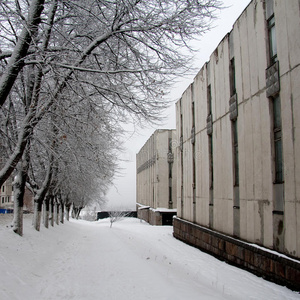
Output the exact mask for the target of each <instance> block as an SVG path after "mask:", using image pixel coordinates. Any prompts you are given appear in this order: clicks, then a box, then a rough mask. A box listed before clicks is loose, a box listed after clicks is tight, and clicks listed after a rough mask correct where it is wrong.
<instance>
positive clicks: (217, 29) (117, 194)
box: [102, 0, 251, 210]
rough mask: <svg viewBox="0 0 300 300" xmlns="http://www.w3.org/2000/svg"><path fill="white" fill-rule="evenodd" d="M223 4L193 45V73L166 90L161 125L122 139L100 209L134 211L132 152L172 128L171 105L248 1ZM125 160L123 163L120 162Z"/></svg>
mask: <svg viewBox="0 0 300 300" xmlns="http://www.w3.org/2000/svg"><path fill="white" fill-rule="evenodd" d="M223 2H224V5H225V6H226V7H228V8H226V9H224V10H222V11H221V12H220V14H219V18H218V20H216V21H215V22H214V28H213V29H212V30H211V31H210V32H209V33H207V34H206V35H205V36H203V37H202V39H201V40H200V41H199V42H197V44H196V47H197V48H198V49H199V54H197V56H196V58H195V61H194V66H195V67H196V69H197V71H196V72H195V74H194V75H192V76H190V77H189V78H178V84H176V88H174V89H172V90H171V91H170V95H169V98H170V99H171V100H174V103H173V104H172V105H171V106H170V108H169V109H167V110H166V111H165V113H164V115H165V116H166V120H165V123H164V124H162V125H161V126H157V127H149V128H146V129H138V128H136V129H135V131H134V132H131V133H129V134H128V135H127V136H126V137H125V138H124V152H123V153H122V154H120V159H121V160H122V161H123V162H121V163H120V164H119V165H120V167H121V168H122V175H120V176H118V177H117V178H116V179H115V180H114V186H112V187H111V188H110V190H109V192H108V194H107V200H108V202H107V205H106V206H105V207H103V208H102V209H103V210H104V209H107V210H110V209H127V210H129V209H135V203H136V165H135V157H136V153H138V152H139V150H140V149H141V148H142V146H143V145H144V144H145V142H146V141H147V140H148V139H149V137H150V136H151V134H152V133H153V132H154V131H155V130H156V129H173V128H175V118H176V117H175V102H176V101H177V100H179V99H180V97H181V95H182V94H183V92H184V91H185V90H186V88H187V87H188V86H189V85H190V84H191V83H192V82H193V79H194V77H195V76H196V74H197V72H198V71H199V70H200V69H201V68H202V66H203V65H204V64H205V62H206V61H208V60H209V57H210V55H211V54H212V53H213V51H214V50H215V49H216V47H217V46H218V44H219V43H220V41H221V40H222V39H223V37H224V36H225V35H226V34H227V33H228V32H230V31H231V29H232V26H233V24H234V22H235V21H236V20H237V18H238V17H239V16H240V14H241V13H242V12H243V10H244V9H245V8H246V7H247V5H248V4H249V3H250V2H251V1H250V0H224V1H223ZM124 161H126V162H124Z"/></svg>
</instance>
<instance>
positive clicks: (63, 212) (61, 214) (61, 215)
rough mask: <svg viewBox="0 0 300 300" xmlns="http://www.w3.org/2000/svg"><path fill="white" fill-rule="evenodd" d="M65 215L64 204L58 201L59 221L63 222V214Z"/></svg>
mask: <svg viewBox="0 0 300 300" xmlns="http://www.w3.org/2000/svg"><path fill="white" fill-rule="evenodd" d="M64 215H65V206H64V205H63V204H62V203H60V206H59V216H60V223H62V224H64V217H65V216H64Z"/></svg>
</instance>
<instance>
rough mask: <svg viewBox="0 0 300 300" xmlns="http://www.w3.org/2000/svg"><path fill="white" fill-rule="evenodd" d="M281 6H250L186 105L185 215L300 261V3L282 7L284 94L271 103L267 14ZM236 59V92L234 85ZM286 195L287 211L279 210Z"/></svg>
mask: <svg viewBox="0 0 300 300" xmlns="http://www.w3.org/2000/svg"><path fill="white" fill-rule="evenodd" d="M271 2H272V1H271V0H267V1H255V0H253V1H252V2H251V3H250V4H249V6H248V7H247V8H246V9H245V11H244V12H243V13H242V15H241V16H240V17H239V19H238V20H237V21H236V22H235V24H234V26H233V29H232V31H231V32H230V33H229V34H227V35H226V36H225V37H224V38H223V40H222V41H221V42H220V44H219V45H218V47H217V48H216V50H215V51H214V53H212V54H211V57H210V61H209V62H208V63H206V64H205V65H204V66H203V67H202V69H201V70H200V71H199V73H198V74H197V76H196V77H195V79H194V82H193V83H192V84H191V85H190V86H189V87H188V88H187V90H186V91H185V92H184V94H183V95H182V97H181V99H180V100H179V101H178V102H177V104H176V114H177V122H176V128H177V140H178V141H181V143H180V144H179V145H178V147H177V148H176V165H177V203H178V213H177V216H178V217H179V218H181V219H184V220H187V221H190V222H192V223H195V224H200V225H202V226H205V227H210V228H211V229H213V230H216V231H218V232H222V233H225V234H227V235H230V236H235V237H238V238H240V239H243V240H246V241H248V242H251V243H257V244H259V245H262V246H265V247H267V248H271V249H276V250H277V251H280V252H283V253H285V254H288V255H290V256H293V257H296V258H299V257H300V238H299V236H300V134H299V129H300V118H299V114H300V85H299V78H300V77H299V75H300V74H299V73H300V67H299V65H300V31H299V22H300V16H299V10H300V3H299V1H298V0H289V1H280V0H278V1H276V0H274V3H273V4H274V5H273V8H274V16H275V29H276V42H277V49H278V51H277V59H278V65H279V72H278V73H279V82H280V90H279V91H278V92H276V93H275V94H272V95H271V96H269V95H267V92H268V86H267V80H266V72H267V71H266V70H267V69H268V68H269V67H270V66H271V65H272V64H271V62H270V58H269V44H268V29H267V20H266V15H267V11H266V8H267V7H268V5H270V3H271ZM233 58H234V65H235V87H236V90H235V92H234V93H232V90H231V88H230V84H231V79H230V64H231V61H232V59H233ZM209 86H210V91H211V93H210V94H211V109H209V105H208V98H209V96H208V95H209V93H208V87H209ZM276 95H279V97H280V101H281V123H282V127H281V131H282V145H283V147H282V148H283V172H284V173H283V182H280V184H279V183H278V182H276V183H275V167H274V156H275V154H274V153H275V149H274V133H273V101H274V100H273V99H274V97H275V96H276ZM235 99H236V104H235ZM234 114H236V115H234ZM209 116H210V117H211V120H212V123H211V124H210V123H209V118H208V117H209ZM193 120H194V121H193ZM234 122H236V124H237V140H238V162H239V168H238V170H239V182H238V184H235V167H234V165H235V154H234V146H233V144H234V136H233V132H234V125H233V124H234ZM210 125H211V128H212V132H210V130H209V128H210ZM193 130H194V132H195V135H194V139H193ZM210 137H211V138H210ZM211 141H212V143H211ZM211 145H212V151H211V153H212V155H210V148H211ZM280 197H282V198H283V199H282V201H283V202H282V203H283V204H282V207H280V206H278V199H280Z"/></svg>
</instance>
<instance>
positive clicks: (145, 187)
mask: <svg viewBox="0 0 300 300" xmlns="http://www.w3.org/2000/svg"><path fill="white" fill-rule="evenodd" d="M175 137H176V133H175V130H167V129H159V130H156V131H155V132H154V133H153V134H152V136H151V137H150V138H149V139H148V141H147V142H146V143H145V145H144V146H143V147H142V149H141V150H140V151H139V153H138V154H137V155H136V168H137V172H136V174H137V175H136V187H137V188H136V193H137V194H136V199H137V200H136V201H137V212H138V218H140V219H143V220H145V221H147V222H149V223H150V224H152V225H171V224H172V218H173V215H174V214H176V200H177V196H176V172H175V166H174V153H173V152H174V149H175V146H174V145H176V140H175Z"/></svg>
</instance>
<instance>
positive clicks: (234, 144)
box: [232, 120, 240, 186]
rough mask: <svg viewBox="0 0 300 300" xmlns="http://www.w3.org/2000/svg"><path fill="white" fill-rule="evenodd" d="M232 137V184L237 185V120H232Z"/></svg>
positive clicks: (238, 179)
mask: <svg viewBox="0 0 300 300" xmlns="http://www.w3.org/2000/svg"><path fill="white" fill-rule="evenodd" d="M232 133H233V134H232V137H233V163H234V166H233V169H234V186H238V185H239V181H240V178H239V176H240V174H239V144H238V128H237V120H235V121H233V122H232Z"/></svg>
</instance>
